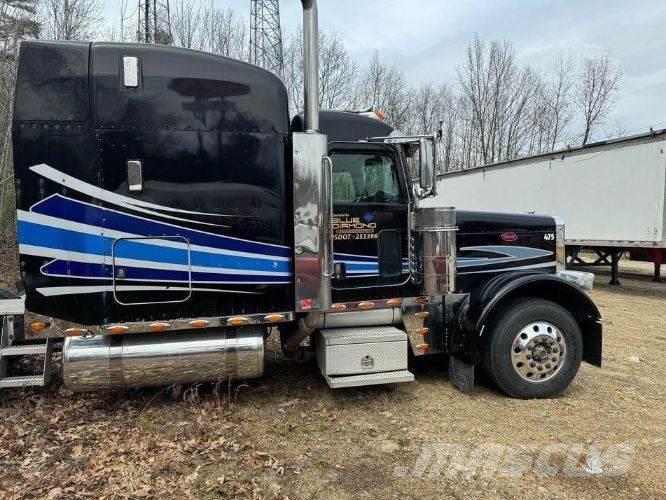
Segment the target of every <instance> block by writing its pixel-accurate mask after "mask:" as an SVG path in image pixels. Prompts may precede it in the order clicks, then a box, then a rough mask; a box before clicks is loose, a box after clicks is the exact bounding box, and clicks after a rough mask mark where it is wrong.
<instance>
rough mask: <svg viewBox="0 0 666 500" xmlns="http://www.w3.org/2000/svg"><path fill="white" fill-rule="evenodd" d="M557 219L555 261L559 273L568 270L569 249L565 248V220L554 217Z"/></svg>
mask: <svg viewBox="0 0 666 500" xmlns="http://www.w3.org/2000/svg"><path fill="white" fill-rule="evenodd" d="M553 219H555V260H556V261H557V265H556V268H557V270H558V271H563V270H565V269H566V268H567V249H566V246H565V234H564V233H565V231H564V226H565V224H564V219H561V218H560V217H553Z"/></svg>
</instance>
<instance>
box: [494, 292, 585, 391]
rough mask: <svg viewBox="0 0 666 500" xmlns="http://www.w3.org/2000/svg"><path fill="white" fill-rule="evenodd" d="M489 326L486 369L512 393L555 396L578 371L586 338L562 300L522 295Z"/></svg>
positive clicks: (500, 385) (500, 384)
mask: <svg viewBox="0 0 666 500" xmlns="http://www.w3.org/2000/svg"><path fill="white" fill-rule="evenodd" d="M489 327H490V332H489V333H490V341H489V345H488V348H487V349H486V352H485V360H484V365H485V369H486V371H487V372H488V375H489V376H490V378H491V379H492V380H493V382H494V383H495V385H497V387H499V388H500V389H501V390H503V391H504V392H506V393H507V394H508V395H509V396H512V397H514V398H522V399H531V398H548V397H553V396H556V395H558V394H560V393H561V392H562V391H564V390H565V389H566V388H567V387H568V386H569V384H570V383H571V381H572V380H573V379H574V377H575V376H576V373H577V372H578V368H579V366H580V362H581V359H582V357H583V337H582V335H581V332H580V328H578V324H577V323H576V321H575V320H574V318H573V317H572V316H571V314H569V312H568V311H567V310H566V309H564V308H563V307H561V306H559V305H558V304H556V303H554V302H551V301H548V300H542V299H520V300H517V301H515V302H513V303H511V304H510V305H509V306H508V307H507V308H505V309H504V310H503V311H502V313H501V314H500V315H499V316H498V317H497V319H496V321H495V322H494V323H493V324H492V325H489Z"/></svg>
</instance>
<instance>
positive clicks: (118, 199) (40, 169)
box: [30, 163, 236, 226]
mask: <svg viewBox="0 0 666 500" xmlns="http://www.w3.org/2000/svg"><path fill="white" fill-rule="evenodd" d="M30 170H32V171H33V172H35V173H36V174H38V175H41V176H42V177H46V178H47V179H49V180H51V181H53V182H57V183H58V184H61V185H63V186H66V187H68V188H69V189H73V190H74V191H77V192H79V193H82V194H85V195H88V196H90V197H92V198H97V199H98V200H102V201H106V202H107V203H112V204H114V205H118V206H121V207H124V208H130V209H132V210H137V211H139V212H144V213H149V214H152V215H160V216H162V217H166V218H169V219H174V220H180V221H185V222H194V223H196V224H206V225H208V226H217V225H218V224H210V223H208V222H199V221H193V220H189V219H182V218H180V217H175V216H172V215H165V214H162V213H159V212H154V210H164V211H166V212H176V213H181V214H190V215H205V216H213V217H236V216H235V215H225V214H210V213H205V212H193V211H190V210H182V209H178V208H171V207H165V206H162V205H156V204H155V203H149V202H147V201H142V200H136V199H134V198H129V197H127V196H122V195H120V194H116V193H112V192H111V191H107V190H106V189H102V188H100V187H98V186H93V185H92V184H88V183H87V182H83V181H82V180H80V179H77V178H76V177H72V176H71V175H68V174H65V173H63V172H60V171H59V170H56V169H55V168H53V167H51V166H49V165H47V164H45V163H40V164H39V165H33V166H32V167H30ZM149 209H152V210H149Z"/></svg>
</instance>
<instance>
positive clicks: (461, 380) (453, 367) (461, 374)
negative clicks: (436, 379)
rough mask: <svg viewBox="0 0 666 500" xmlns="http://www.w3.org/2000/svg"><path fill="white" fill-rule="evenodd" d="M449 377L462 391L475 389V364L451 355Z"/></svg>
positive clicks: (454, 385)
mask: <svg viewBox="0 0 666 500" xmlns="http://www.w3.org/2000/svg"><path fill="white" fill-rule="evenodd" d="M449 379H450V380H451V384H453V387H455V388H456V389H458V390H459V391H460V392H465V393H468V392H472V391H473V390H474V365H473V364H470V363H467V362H465V361H463V360H461V359H460V358H458V357H456V356H449Z"/></svg>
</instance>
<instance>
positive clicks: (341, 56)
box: [282, 30, 358, 114]
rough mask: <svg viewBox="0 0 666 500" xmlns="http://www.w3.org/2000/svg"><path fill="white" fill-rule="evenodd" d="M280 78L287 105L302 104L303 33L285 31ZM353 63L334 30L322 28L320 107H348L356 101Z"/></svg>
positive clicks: (293, 108) (295, 109)
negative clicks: (288, 33)
mask: <svg viewBox="0 0 666 500" xmlns="http://www.w3.org/2000/svg"><path fill="white" fill-rule="evenodd" d="M283 54H284V72H283V75H282V79H283V81H284V83H285V85H286V87H287V92H288V94H289V109H290V112H291V113H292V114H295V113H297V112H299V111H300V110H301V108H302V107H303V34H302V31H301V30H298V31H297V32H295V33H292V34H291V35H289V36H288V37H287V39H286V43H285V45H284V50H283ZM357 73H358V70H357V65H356V63H355V62H354V61H353V60H352V59H351V57H350V56H349V53H348V52H347V49H346V48H345V46H344V44H343V43H342V39H341V38H340V35H338V34H337V33H326V32H323V33H322V34H321V35H320V39H319V105H320V106H321V107H322V108H324V109H349V108H351V107H354V106H355V105H356V100H355V97H356V96H355V91H356V89H357Z"/></svg>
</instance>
